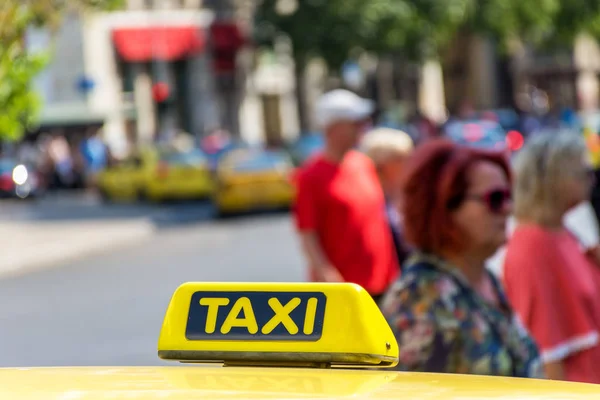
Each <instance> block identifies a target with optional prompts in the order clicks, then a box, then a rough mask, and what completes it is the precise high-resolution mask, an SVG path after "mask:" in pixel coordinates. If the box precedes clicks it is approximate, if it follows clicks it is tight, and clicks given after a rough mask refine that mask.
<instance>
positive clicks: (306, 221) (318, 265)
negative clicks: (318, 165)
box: [294, 171, 343, 282]
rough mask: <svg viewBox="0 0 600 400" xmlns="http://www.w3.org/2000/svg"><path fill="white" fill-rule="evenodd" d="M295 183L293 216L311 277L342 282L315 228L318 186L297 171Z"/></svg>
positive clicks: (317, 223)
mask: <svg viewBox="0 0 600 400" xmlns="http://www.w3.org/2000/svg"><path fill="white" fill-rule="evenodd" d="M295 183H296V185H297V188H296V189H297V193H296V201H295V204H294V217H295V222H296V228H297V229H298V232H299V235H300V244H301V246H302V250H303V253H304V255H305V257H306V259H307V261H308V263H309V268H310V269H311V272H312V273H313V277H314V278H315V279H316V280H318V281H322V282H343V279H342V276H341V275H340V273H339V271H338V270H337V269H336V268H335V266H333V265H332V264H331V262H330V261H329V260H328V258H327V256H326V254H325V252H324V251H323V248H322V246H321V243H320V241H319V235H318V233H317V229H318V227H319V225H320V224H319V218H320V212H319V198H318V187H317V185H316V183H315V182H314V181H313V180H312V177H311V176H310V175H307V174H306V173H305V172H304V171H299V172H298V173H297V174H296V177H295Z"/></svg>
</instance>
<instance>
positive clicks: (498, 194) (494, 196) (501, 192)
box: [465, 189, 512, 214]
mask: <svg viewBox="0 0 600 400" xmlns="http://www.w3.org/2000/svg"><path fill="white" fill-rule="evenodd" d="M465 198H466V199H470V200H476V201H480V202H482V203H484V204H485V205H486V206H487V208H488V210H490V211H491V212H492V213H494V214H498V213H501V212H502V211H503V210H504V209H505V207H506V205H507V204H508V203H509V202H510V201H511V200H512V191H510V190H509V189H494V190H490V191H488V192H486V193H483V194H479V195H477V194H473V195H467V196H465Z"/></svg>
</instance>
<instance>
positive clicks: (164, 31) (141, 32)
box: [113, 26, 205, 62]
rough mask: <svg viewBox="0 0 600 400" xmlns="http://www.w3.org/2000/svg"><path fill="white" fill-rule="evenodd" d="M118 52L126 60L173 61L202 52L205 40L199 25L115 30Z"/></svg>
mask: <svg viewBox="0 0 600 400" xmlns="http://www.w3.org/2000/svg"><path fill="white" fill-rule="evenodd" d="M113 40H114V43H115V46H116V48H117V51H118V52H119V54H120V55H121V57H123V58H124V59H125V60H126V61H130V62H143V61H150V60H152V59H159V60H165V61H174V60H178V59H181V58H185V57H187V56H190V55H193V54H198V53H200V52H201V51H202V50H203V48H204V45H205V37H204V34H203V32H202V30H200V28H198V27H196V26H190V27H172V26H171V27H152V28H120V29H115V30H114V31H113Z"/></svg>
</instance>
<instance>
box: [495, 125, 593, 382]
mask: <svg viewBox="0 0 600 400" xmlns="http://www.w3.org/2000/svg"><path fill="white" fill-rule="evenodd" d="M586 158H587V157H586V149H585V144H584V142H583V140H582V138H581V137H580V136H579V135H577V134H568V133H559V134H554V135H552V134H540V135H536V136H535V137H533V138H532V139H531V140H530V141H529V142H528V143H527V145H526V146H525V148H524V149H523V150H522V151H521V153H520V154H519V155H518V156H517V159H516V160H515V189H514V210H515V218H516V222H517V225H516V228H515V231H514V233H513V235H512V237H511V238H510V241H509V243H508V245H507V249H506V257H505V261H504V284H505V287H506V292H507V294H508V297H509V300H510V302H511V304H512V306H513V308H514V309H515V311H516V312H517V314H518V315H519V317H520V319H521V320H522V322H523V323H524V324H525V326H526V327H527V328H528V329H529V331H530V332H531V334H532V336H533V337H534V338H535V340H536V341H537V344H538V346H539V348H540V351H541V354H542V361H543V362H544V366H545V372H546V375H547V377H549V378H551V379H559V380H570V381H579V382H590V383H600V368H598V364H599V363H600V345H599V342H598V341H599V333H600V296H599V295H598V290H599V289H600V285H599V283H600V275H599V273H600V269H599V268H598V266H597V265H594V263H593V261H592V259H591V258H590V257H586V255H585V254H584V252H582V251H581V247H580V246H581V243H580V242H579V241H578V240H577V238H576V237H575V236H574V235H573V233H572V232H571V231H569V229H567V227H566V226H565V222H564V221H565V216H566V214H567V213H568V212H569V211H570V210H572V209H573V208H574V207H576V206H578V205H579V204H581V203H582V202H584V201H586V200H588V198H589V195H590V189H591V184H592V182H593V181H592V179H593V178H592V175H591V169H590V168H589V166H588V163H587V160H586Z"/></svg>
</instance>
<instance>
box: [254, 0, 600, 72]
mask: <svg viewBox="0 0 600 400" xmlns="http://www.w3.org/2000/svg"><path fill="white" fill-rule="evenodd" d="M278 1H280V0H264V1H263V2H262V4H261V5H260V6H259V8H258V13H257V30H256V31H257V38H260V39H259V42H262V43H264V44H266V43H268V39H267V38H272V37H274V36H275V35H276V34H281V33H284V34H286V35H288V36H289V37H290V38H291V40H292V43H293V46H294V49H295V52H296V53H297V55H301V56H302V57H315V56H317V57H322V58H323V59H324V60H325V61H326V62H327V63H328V64H329V66H330V67H332V68H337V67H339V65H341V63H342V62H343V60H344V59H346V58H348V57H349V56H350V55H351V54H352V52H353V50H355V49H357V48H358V49H362V50H364V51H369V52H372V53H375V54H384V53H390V52H400V53H402V54H403V55H405V56H408V57H412V58H413V59H417V60H419V59H423V58H428V57H436V56H437V55H439V54H440V53H441V52H442V51H443V49H444V48H445V47H446V46H448V45H449V43H451V41H452V39H453V38H454V37H455V36H456V35H457V33H458V32H459V31H462V32H470V33H481V34H486V35H489V36H491V37H493V38H495V39H497V41H498V42H499V43H506V42H507V41H508V40H509V39H515V38H516V39H519V40H521V41H522V42H527V43H530V44H532V45H534V46H542V45H551V46H561V45H564V44H566V43H572V40H573V38H574V37H575V36H576V35H577V34H578V33H580V32H582V31H588V32H591V33H593V34H595V35H596V36H597V37H599V38H600V1H599V0H568V1H567V0H327V1H322V0H297V1H298V6H297V9H296V11H295V12H294V13H293V14H291V15H285V16H282V15H279V14H277V12H276V6H277V3H278ZM281 1H284V0H281Z"/></svg>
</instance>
